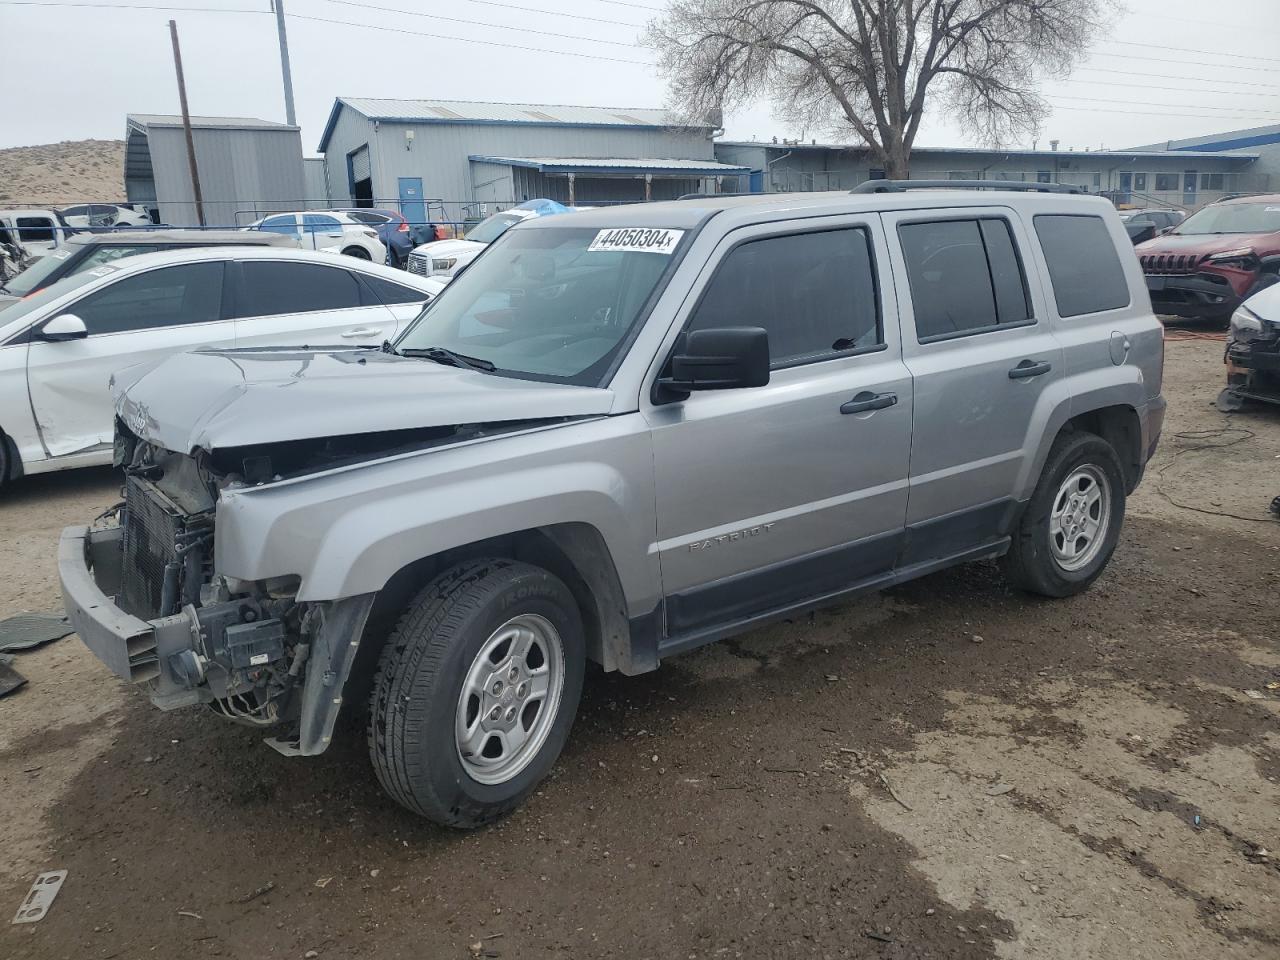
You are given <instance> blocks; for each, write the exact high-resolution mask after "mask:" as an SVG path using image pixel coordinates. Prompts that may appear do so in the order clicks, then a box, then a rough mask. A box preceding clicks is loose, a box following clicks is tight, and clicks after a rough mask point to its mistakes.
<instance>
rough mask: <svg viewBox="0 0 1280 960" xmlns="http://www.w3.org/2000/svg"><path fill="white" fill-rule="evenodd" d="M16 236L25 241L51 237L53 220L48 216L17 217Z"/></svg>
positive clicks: (42, 239) (36, 241) (29, 241)
mask: <svg viewBox="0 0 1280 960" xmlns="http://www.w3.org/2000/svg"><path fill="white" fill-rule="evenodd" d="M17 223H18V237H19V238H20V239H21V240H23V241H25V242H27V243H39V242H42V241H45V240H52V239H53V221H52V220H50V219H49V218H48V217H18V220H17Z"/></svg>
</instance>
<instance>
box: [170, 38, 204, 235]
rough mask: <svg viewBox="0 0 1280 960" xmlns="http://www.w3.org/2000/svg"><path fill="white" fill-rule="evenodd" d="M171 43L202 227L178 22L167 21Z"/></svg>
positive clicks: (198, 179) (193, 185)
mask: <svg viewBox="0 0 1280 960" xmlns="http://www.w3.org/2000/svg"><path fill="white" fill-rule="evenodd" d="M169 38H170V39H171V40H172V41H173V68H174V70H176V71H177V73H178V99H179V100H180V101H181V102H182V130H183V132H184V133H185V134H186V135H187V163H189V164H190V165H191V192H192V193H193V194H195V198H196V219H197V220H199V221H200V226H202V227H203V226H204V225H205V223H204V197H202V196H201V195H200V170H199V169H198V168H197V167H196V144H195V140H194V139H193V138H192V136H191V111H190V110H188V109H187V81H186V80H185V79H184V78H183V76H182V50H181V49H180V48H179V47H178V21H177V20H170V21H169Z"/></svg>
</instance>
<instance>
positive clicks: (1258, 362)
mask: <svg viewBox="0 0 1280 960" xmlns="http://www.w3.org/2000/svg"><path fill="white" fill-rule="evenodd" d="M1223 360H1224V361H1225V362H1226V364H1227V386H1226V388H1225V389H1224V390H1223V391H1222V393H1221V394H1220V395H1219V397H1218V401H1217V403H1218V408H1219V409H1221V410H1223V412H1232V411H1235V410H1238V409H1240V407H1241V405H1242V404H1243V402H1244V401H1245V400H1260V401H1262V402H1264V403H1277V404H1280V324H1278V323H1276V322H1275V321H1272V320H1268V319H1266V318H1265V317H1263V316H1261V315H1260V314H1258V313H1255V312H1254V311H1253V310H1250V309H1249V308H1248V307H1243V306H1242V307H1240V308H1239V309H1238V310H1236V312H1235V313H1234V314H1233V315H1232V317H1231V327H1230V331H1229V332H1228V334H1227V345H1226V350H1225V353H1224V356H1223Z"/></svg>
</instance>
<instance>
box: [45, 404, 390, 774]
mask: <svg viewBox="0 0 1280 960" xmlns="http://www.w3.org/2000/svg"><path fill="white" fill-rule="evenodd" d="M116 458H117V461H118V465H120V466H123V467H124V473H125V482H124V501H123V502H122V503H121V504H120V505H118V506H117V507H116V508H115V509H114V510H113V511H111V513H109V514H108V515H107V516H106V517H104V518H103V520H105V521H106V522H99V523H98V524H96V525H95V527H94V528H92V529H90V528H85V527H72V528H68V529H67V530H66V531H64V532H63V536H62V542H61V545H60V552H59V573H60V576H61V579H62V587H63V596H64V600H65V603H66V608H67V613H68V616H69V617H70V618H71V620H72V623H73V624H74V625H75V627H76V630H77V632H78V633H79V635H80V637H81V639H82V640H83V641H84V643H85V644H86V645H87V646H88V647H89V648H90V650H92V651H93V652H94V654H96V655H97V656H98V657H99V659H101V660H102V661H103V662H104V663H105V664H106V665H107V666H108V667H110V668H111V670H112V671H113V672H114V673H116V674H117V675H118V676H120V677H122V678H124V679H126V680H129V681H131V682H134V683H137V684H139V685H141V686H144V687H145V688H146V689H147V691H148V693H149V695H150V697H151V700H152V702H153V703H154V704H155V705H156V706H158V707H160V708H161V709H165V710H170V709H175V708H178V707H184V706H190V705H194V704H199V703H204V704H207V705H208V706H209V707H211V708H212V709H213V710H215V711H216V712H218V713H220V714H221V715H223V716H225V717H226V718H228V719H230V720H234V721H236V722H238V723H242V724H247V725H250V726H255V727H263V728H268V727H270V728H273V732H274V733H275V735H274V736H273V737H272V738H271V739H270V740H269V741H268V742H270V743H271V744H272V745H273V746H274V747H276V748H277V749H279V750H281V751H282V752H284V753H289V754H302V755H310V754H316V753H320V752H322V751H323V750H324V749H325V748H326V747H327V746H328V743H329V739H330V736H331V734H332V729H333V724H334V721H335V720H336V718H337V714H338V710H339V707H340V706H341V703H342V696H341V688H342V683H343V681H344V680H345V678H346V676H347V674H348V673H349V671H350V666H351V662H352V659H353V658H354V655H355V651H356V648H357V646H358V644H359V641H360V637H361V634H362V632H363V629H364V624H365V620H366V618H367V617H368V614H369V610H370V607H371V606H372V602H373V595H372V594H367V595H363V596H357V597H351V598H347V599H342V600H335V601H327V602H316V603H299V602H297V600H296V595H297V589H298V585H299V581H298V578H297V577H293V576H282V577H276V578H273V579H269V580H263V581H255V582H246V581H242V580H236V579H234V578H230V577H226V576H222V575H220V574H218V573H217V572H216V571H215V569H214V562H213V559H214V534H215V530H216V523H217V503H218V497H219V493H220V490H221V488H222V487H223V486H226V485H227V484H230V483H239V482H242V479H241V478H239V477H236V476H228V475H221V476H219V475H218V474H216V473H215V472H213V471H212V470H211V469H210V468H209V465H208V463H207V462H203V461H202V459H197V458H194V457H190V456H187V455H184V454H178V453H173V452H170V451H166V450H162V449H159V448H156V447H153V446H151V445H149V444H146V443H144V442H141V441H138V440H137V439H136V438H135V437H133V435H132V434H131V433H129V432H128V431H127V429H125V428H123V426H122V427H120V429H119V431H118V434H117V445H116ZM111 521H114V522H111Z"/></svg>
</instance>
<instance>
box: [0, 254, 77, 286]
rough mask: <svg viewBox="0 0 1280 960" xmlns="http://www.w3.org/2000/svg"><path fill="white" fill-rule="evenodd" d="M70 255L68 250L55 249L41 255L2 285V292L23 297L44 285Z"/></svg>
mask: <svg viewBox="0 0 1280 960" xmlns="http://www.w3.org/2000/svg"><path fill="white" fill-rule="evenodd" d="M70 256H71V251H70V250H55V251H53V252H52V253H49V254H46V255H45V256H43V257H41V258H40V259H39V260H37V261H36V262H35V263H33V264H32V265H31V266H29V267H27V269H25V270H23V271H22V272H21V273H20V274H18V275H17V276H16V277H14V278H13V279H12V280H9V281H8V282H6V283H5V285H4V292H5V293H11V294H13V295H14V296H15V297H25V296H26V295H27V294H28V293H30V292H31V291H32V290H37V289H39V288H40V287H42V286H44V284H45V282H46V280H47V279H48V278H49V277H50V276H51V275H52V274H54V273H57V272H58V271H59V270H61V269H62V262H63V261H64V260H66V259H67V258H68V257H70Z"/></svg>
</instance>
